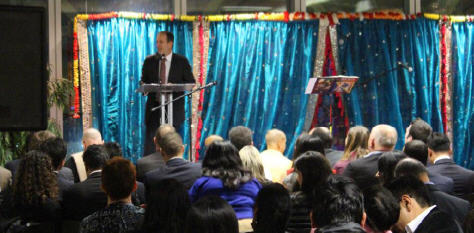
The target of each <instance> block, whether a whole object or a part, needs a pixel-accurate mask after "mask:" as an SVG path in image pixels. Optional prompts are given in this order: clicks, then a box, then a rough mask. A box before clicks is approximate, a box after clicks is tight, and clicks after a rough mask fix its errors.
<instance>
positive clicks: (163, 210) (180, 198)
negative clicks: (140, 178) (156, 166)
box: [141, 179, 191, 233]
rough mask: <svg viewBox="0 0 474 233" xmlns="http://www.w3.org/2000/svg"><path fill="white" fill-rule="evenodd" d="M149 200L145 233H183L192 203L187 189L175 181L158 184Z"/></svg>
mask: <svg viewBox="0 0 474 233" xmlns="http://www.w3.org/2000/svg"><path fill="white" fill-rule="evenodd" d="M148 194H149V196H148V198H147V205H146V212H145V221H144V223H143V228H142V231H141V232H143V233H158V232H159V233H181V232H183V231H184V226H185V223H186V222H185V220H186V214H187V213H188V211H189V208H191V201H190V200H189V195H188V192H187V190H186V188H185V187H184V186H183V184H181V183H180V182H178V181H176V180H174V179H163V180H160V181H159V182H158V183H156V186H154V187H153V188H152V189H151V190H150V191H149V192H148Z"/></svg>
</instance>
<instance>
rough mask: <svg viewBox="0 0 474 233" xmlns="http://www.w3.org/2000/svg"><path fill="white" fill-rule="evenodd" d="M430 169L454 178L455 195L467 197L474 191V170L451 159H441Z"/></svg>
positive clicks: (429, 169) (429, 168)
mask: <svg viewBox="0 0 474 233" xmlns="http://www.w3.org/2000/svg"><path fill="white" fill-rule="evenodd" d="M428 171H429V172H430V173H434V174H440V175H443V176H447V177H449V178H451V179H453V182H454V193H453V194H454V195H455V196H457V197H460V198H463V199H466V198H467V196H468V195H469V194H471V193H472V192H474V171H471V170H468V169H466V168H463V167H461V166H459V165H457V164H455V163H454V161H453V160H451V159H441V160H438V161H436V163H435V164H433V165H431V166H429V167H428Z"/></svg>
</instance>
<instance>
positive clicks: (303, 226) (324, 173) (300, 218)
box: [287, 151, 332, 233]
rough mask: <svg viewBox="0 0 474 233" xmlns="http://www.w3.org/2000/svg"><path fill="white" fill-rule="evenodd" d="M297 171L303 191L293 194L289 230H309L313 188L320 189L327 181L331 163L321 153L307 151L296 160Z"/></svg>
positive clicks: (292, 232)
mask: <svg viewBox="0 0 474 233" xmlns="http://www.w3.org/2000/svg"><path fill="white" fill-rule="evenodd" d="M295 172H296V173H297V174H298V179H297V180H298V183H299V185H300V187H301V191H297V192H295V193H293V194H291V204H292V212H291V216H290V221H289V223H288V228H287V232H291V233H297V232H298V233H299V232H301V233H303V232H309V231H310V230H311V219H310V217H309V213H310V212H311V207H312V203H313V190H315V189H320V188H321V187H322V186H323V185H324V184H325V183H326V180H327V178H328V177H329V175H330V174H331V173H332V170H331V165H330V164H329V161H328V160H327V159H326V158H325V157H324V156H323V155H322V154H321V153H319V152H316V151H307V152H305V153H303V154H302V155H301V156H299V157H298V158H297V159H296V160H295Z"/></svg>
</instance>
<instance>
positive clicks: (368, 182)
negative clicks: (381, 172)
mask: <svg viewBox="0 0 474 233" xmlns="http://www.w3.org/2000/svg"><path fill="white" fill-rule="evenodd" d="M382 153H383V152H377V153H374V154H372V155H370V156H369V157H365V158H364V157H362V158H360V159H356V160H354V161H352V162H350V163H349V164H348V165H347V167H346V169H345V170H344V173H343V175H344V176H347V177H350V178H352V179H353V180H354V181H355V182H356V183H357V185H358V186H359V188H361V189H365V188H367V187H370V186H372V185H373V184H376V183H377V182H378V180H377V178H376V177H375V174H376V173H377V171H378V167H379V165H378V162H379V158H380V155H382Z"/></svg>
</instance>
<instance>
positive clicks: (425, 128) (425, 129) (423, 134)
mask: <svg viewBox="0 0 474 233" xmlns="http://www.w3.org/2000/svg"><path fill="white" fill-rule="evenodd" d="M410 125H411V127H410V130H409V132H408V136H411V138H412V139H417V140H421V141H423V142H425V143H426V142H427V141H426V140H427V138H428V136H430V134H431V132H433V129H432V128H431V126H430V125H429V124H428V123H426V121H424V120H422V119H421V118H416V119H414V120H413V121H412V122H411V124H410Z"/></svg>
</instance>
